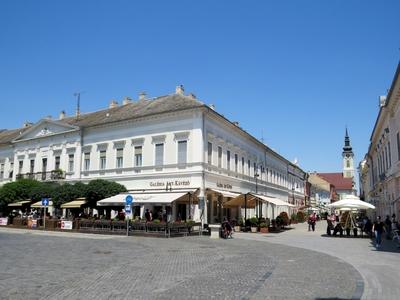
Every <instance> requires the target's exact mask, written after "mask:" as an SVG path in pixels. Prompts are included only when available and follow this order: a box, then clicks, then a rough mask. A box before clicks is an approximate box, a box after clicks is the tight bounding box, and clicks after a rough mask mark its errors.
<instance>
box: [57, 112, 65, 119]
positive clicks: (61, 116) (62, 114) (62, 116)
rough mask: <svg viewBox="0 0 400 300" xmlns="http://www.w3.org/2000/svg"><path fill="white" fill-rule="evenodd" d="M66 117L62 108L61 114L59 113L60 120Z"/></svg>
mask: <svg viewBox="0 0 400 300" xmlns="http://www.w3.org/2000/svg"><path fill="white" fill-rule="evenodd" d="M64 118H65V111H64V110H62V111H61V112H60V115H59V117H58V119H59V120H62V119H64Z"/></svg>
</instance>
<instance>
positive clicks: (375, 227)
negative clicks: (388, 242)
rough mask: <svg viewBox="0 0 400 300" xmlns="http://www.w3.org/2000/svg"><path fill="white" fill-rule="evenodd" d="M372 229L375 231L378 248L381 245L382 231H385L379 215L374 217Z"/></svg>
mask: <svg viewBox="0 0 400 300" xmlns="http://www.w3.org/2000/svg"><path fill="white" fill-rule="evenodd" d="M372 231H373V232H374V233H375V242H376V248H380V247H381V245H382V233H383V232H384V231H385V224H384V223H383V222H382V220H381V216H378V218H377V219H376V221H375V223H374V225H373V226H372Z"/></svg>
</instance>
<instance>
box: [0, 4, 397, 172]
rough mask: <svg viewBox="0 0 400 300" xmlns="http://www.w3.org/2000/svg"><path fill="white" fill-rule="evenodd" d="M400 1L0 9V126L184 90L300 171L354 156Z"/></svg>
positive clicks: (370, 117) (392, 55)
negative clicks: (347, 147)
mask: <svg viewBox="0 0 400 300" xmlns="http://www.w3.org/2000/svg"><path fill="white" fill-rule="evenodd" d="M399 12H400V1H398V0H393V1H388V0H386V1H352V0H348V1H344V0H343V1H333V0H332V1H317V0H315V1H296V0H293V1H249V0H247V1H216V0H210V1H204V0H202V1H173V0H169V1H161V0H160V1H149V0H146V1H141V2H139V1H99V0H94V1H71V0H68V1H41V0H35V1H33V0H24V1H20V0H9V1H8V0H2V1H0V101H1V110H0V128H17V127H20V126H21V125H22V124H23V122H24V121H31V122H37V121H38V120H40V119H41V118H43V117H46V116H48V115H52V116H53V117H58V114H59V112H60V111H61V110H65V111H66V112H67V114H73V113H74V111H75V105H76V100H75V98H74V97H73V93H74V92H76V91H84V93H83V94H82V98H81V110H82V111H84V112H88V111H95V110H98V109H101V108H105V107H107V106H108V104H109V101H110V100H111V99H116V100H117V101H121V99H122V98H123V97H124V96H130V97H132V98H134V99H136V98H137V95H138V94H139V92H141V91H146V92H147V94H148V96H149V97H155V96H160V95H165V94H170V93H173V92H174V90H175V86H177V85H179V84H183V85H184V86H185V90H186V91H187V92H193V93H194V94H195V95H196V96H197V97H198V98H199V99H201V100H202V101H203V102H204V103H206V104H211V103H212V104H214V105H215V106H216V109H217V111H218V112H220V113H222V114H223V115H225V116H226V117H228V118H229V119H230V120H232V121H239V122H240V125H241V126H242V127H243V128H244V129H245V130H247V131H248V132H249V133H251V134H252V135H254V136H255V137H257V138H261V137H262V136H263V137H264V141H265V142H266V143H267V144H268V145H269V146H270V147H271V148H273V149H275V150H276V151H278V152H279V153H280V154H281V155H283V156H285V157H286V158H288V159H289V160H293V159H294V158H295V157H296V158H298V160H299V163H300V166H301V167H302V168H303V169H304V170H305V171H314V170H316V171H322V172H328V171H340V170H341V168H342V165H341V152H342V147H343V144H344V133H345V126H346V125H347V126H348V129H349V134H350V138H351V144H352V146H353V150H354V152H355V155H356V163H358V162H359V160H360V159H362V158H363V156H364V154H365V152H366V151H367V148H368V145H369V138H370V135H371V131H372V128H373V126H374V123H375V120H376V116H377V113H378V96H379V95H384V94H386V93H387V90H388V89H389V88H390V85H391V82H392V79H393V76H394V73H395V70H396V67H397V64H398V62H399V60H400V35H399V32H400V31H399V29H400V17H399Z"/></svg>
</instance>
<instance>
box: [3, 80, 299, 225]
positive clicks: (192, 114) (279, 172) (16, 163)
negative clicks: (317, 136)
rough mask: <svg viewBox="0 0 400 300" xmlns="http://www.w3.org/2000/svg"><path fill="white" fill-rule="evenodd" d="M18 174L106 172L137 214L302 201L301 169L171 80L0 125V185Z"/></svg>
mask: <svg viewBox="0 0 400 300" xmlns="http://www.w3.org/2000/svg"><path fill="white" fill-rule="evenodd" d="M17 178H35V179H37V180H41V181H60V182H72V183H73V182H78V181H80V182H88V181H90V180H92V179H96V178H102V179H106V180H113V181H116V182H118V183H121V184H123V185H125V186H126V187H127V188H128V189H129V190H130V192H131V193H132V194H133V195H134V196H135V197H134V198H135V200H134V205H135V207H136V210H135V214H140V215H142V216H143V211H144V209H146V208H151V209H153V212H156V211H160V210H169V212H170V213H171V215H172V216H175V217H177V216H179V217H180V218H182V219H186V218H194V219H202V220H203V221H205V222H211V223H213V222H217V221H221V219H222V218H224V217H226V218H231V219H233V218H239V217H241V216H247V217H249V216H252V215H258V216H264V217H265V216H267V217H271V218H273V217H275V216H276V214H277V213H278V212H279V211H280V210H286V211H287V210H288V207H290V206H292V205H299V206H300V205H302V204H303V200H304V192H305V191H304V190H305V188H304V186H305V180H306V173H305V172H304V171H303V170H301V168H299V167H298V166H297V165H294V164H292V163H291V162H290V161H288V160H287V159H285V158H284V157H282V156H281V155H279V154H278V153H276V152H275V151H273V150H272V149H271V148H269V147H268V146H267V145H265V144H264V143H263V142H261V141H259V140H258V139H256V138H254V137H253V136H251V135H250V134H249V133H247V132H246V131H244V130H243V129H242V128H241V127H240V126H239V124H238V123H237V122H231V121H229V120H228V119H226V118H225V117H224V116H223V115H222V114H220V113H218V112H217V111H216V110H215V107H214V106H209V105H205V104H204V103H203V102H201V101H199V100H198V99H197V98H196V97H195V96H194V95H193V94H189V95H185V94H184V90H183V87H182V86H178V87H177V89H176V92H175V93H174V94H171V95H166V96H161V97H156V98H153V99H147V98H146V97H145V95H144V94H141V95H140V97H139V99H138V100H136V101H132V100H131V99H129V98H126V99H124V100H123V103H122V104H121V105H118V103H116V101H112V102H111V104H110V107H109V108H107V109H103V110H100V111H97V112H93V113H86V114H84V113H82V114H81V113H80V112H77V114H76V115H75V116H66V115H65V113H61V114H60V117H59V119H57V120H54V119H50V118H45V119H42V120H40V121H39V122H37V123H35V124H25V126H24V127H22V128H18V129H15V130H5V131H2V132H0V184H4V183H5V182H10V181H13V180H16V179H17ZM235 198H238V199H237V200H236V202H232V201H231V200H233V199H235ZM203 199H204V200H203ZM119 200H121V199H119ZM289 200H290V201H291V202H292V200H293V202H292V203H293V204H291V203H289V202H288V201H289ZM121 201H122V202H123V199H122V200H121ZM229 201H230V202H229ZM228 202H229V203H228ZM232 203H235V205H234V204H232ZM114 204H115V203H114ZM117 204H118V203H117ZM120 204H122V203H120Z"/></svg>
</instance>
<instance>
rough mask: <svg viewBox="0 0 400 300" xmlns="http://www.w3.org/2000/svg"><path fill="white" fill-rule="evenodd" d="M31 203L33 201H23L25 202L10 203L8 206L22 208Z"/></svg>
mask: <svg viewBox="0 0 400 300" xmlns="http://www.w3.org/2000/svg"><path fill="white" fill-rule="evenodd" d="M30 202H31V200H23V201H19V202H14V203H9V204H8V206H14V207H20V206H22V205H24V204H28V203H30Z"/></svg>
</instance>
